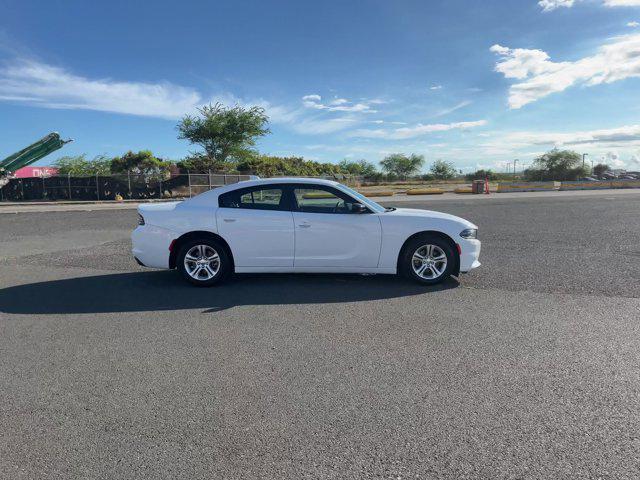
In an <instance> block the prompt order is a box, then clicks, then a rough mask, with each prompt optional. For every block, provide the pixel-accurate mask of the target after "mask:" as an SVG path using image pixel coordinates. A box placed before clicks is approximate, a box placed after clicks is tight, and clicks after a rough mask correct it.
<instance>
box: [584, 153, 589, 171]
mask: <svg viewBox="0 0 640 480" xmlns="http://www.w3.org/2000/svg"><path fill="white" fill-rule="evenodd" d="M587 155H589V154H588V153H583V154H582V169H583V170H584V157H586V156H587Z"/></svg>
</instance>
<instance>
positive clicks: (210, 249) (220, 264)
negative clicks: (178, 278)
mask: <svg viewBox="0 0 640 480" xmlns="http://www.w3.org/2000/svg"><path fill="white" fill-rule="evenodd" d="M176 267H177V269H178V271H179V272H180V274H181V275H182V276H183V277H184V278H185V279H186V280H187V281H188V282H191V283H192V284H194V285H197V286H199V287H210V286H213V285H216V284H217V283H220V282H221V281H222V280H224V279H225V277H226V276H227V275H228V274H229V272H230V270H231V262H230V261H229V256H228V255H227V252H226V250H225V248H224V247H223V246H222V245H220V244H219V243H218V242H216V241H215V240H213V239H209V238H203V239H196V240H192V241H190V242H187V243H186V244H184V245H182V247H181V248H180V251H179V253H178V258H177V262H176Z"/></svg>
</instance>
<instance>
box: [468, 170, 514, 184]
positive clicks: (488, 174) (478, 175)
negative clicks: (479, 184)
mask: <svg viewBox="0 0 640 480" xmlns="http://www.w3.org/2000/svg"><path fill="white" fill-rule="evenodd" d="M465 178H466V179H467V180H469V181H471V180H484V179H485V178H488V179H489V180H512V179H513V175H511V174H505V173H498V172H494V171H493V170H484V169H480V170H476V171H475V172H473V173H468V174H467V175H465Z"/></svg>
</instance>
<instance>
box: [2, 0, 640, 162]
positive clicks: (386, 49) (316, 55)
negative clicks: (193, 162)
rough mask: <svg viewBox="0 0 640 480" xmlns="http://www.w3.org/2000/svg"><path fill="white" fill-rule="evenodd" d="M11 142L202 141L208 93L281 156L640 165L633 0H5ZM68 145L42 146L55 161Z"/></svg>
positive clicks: (87, 146) (107, 145)
mask: <svg viewBox="0 0 640 480" xmlns="http://www.w3.org/2000/svg"><path fill="white" fill-rule="evenodd" d="M0 12H1V15H0V131H2V132H3V135H2V140H1V141H0V157H2V156H5V155H8V154H10V153H13V152H14V151H16V150H18V149H20V148H22V147H24V146H25V145H27V144H29V143H31V142H32V141H34V140H36V139H37V138H40V137H41V136H43V135H45V134H46V133H48V132H50V131H59V132H60V133H61V134H62V135H63V137H71V138H74V139H75V142H74V143H72V144H69V145H67V146H65V147H64V150H63V152H64V154H77V153H87V154H88V155H89V156H94V155H98V154H109V155H112V154H113V155H117V154H122V153H124V152H125V151H127V150H130V149H131V150H138V149H143V148H145V149H147V148H148V149H151V150H152V151H154V152H155V153H156V154H157V155H159V156H163V157H168V158H172V159H179V158H181V157H183V156H184V155H186V154H187V153H188V152H189V150H194V147H191V146H189V145H188V144H187V143H186V142H185V141H182V140H178V139H177V138H176V131H175V125H176V123H177V120H178V119H179V118H180V117H181V116H182V115H183V114H185V113H192V112H193V111H194V110H195V108H196V107H197V106H199V105H202V104H204V103H208V102H215V101H222V102H223V103H225V104H234V103H239V104H243V105H261V106H263V107H265V108H266V110H267V113H268V115H269V116H270V118H271V130H272V133H271V134H270V135H269V136H268V137H265V138H264V139H262V140H261V141H260V143H259V145H258V147H259V149H260V151H262V152H265V153H270V154H274V155H301V156H304V157H306V158H310V159H315V160H320V161H330V162H339V161H340V160H342V159H343V158H350V159H360V158H365V159H368V160H370V161H374V162H377V161H379V160H380V159H382V158H383V157H384V156H385V155H387V154H389V153H392V152H404V153H419V154H423V155H424V156H425V158H426V160H427V166H428V165H429V163H431V162H432V161H433V160H436V159H439V158H442V159H446V160H450V161H453V162H454V163H455V164H456V166H457V167H458V168H460V169H462V170H465V171H468V170H474V169H476V168H487V167H489V168H494V169H498V170H504V168H505V164H506V163H507V162H509V161H512V160H513V159H515V158H517V159H519V165H523V164H525V165H526V164H527V163H530V162H531V160H532V159H533V158H534V157H535V156H536V155H538V154H540V153H542V152H544V151H546V150H548V149H550V148H552V147H553V146H559V147H563V148H564V147H566V148H571V149H575V150H577V151H579V152H580V153H588V154H589V158H590V159H591V160H594V161H599V160H600V159H602V158H605V159H606V161H607V162H609V163H610V164H612V165H614V166H617V167H627V168H631V169H635V170H640V101H639V100H640V0H541V1H538V0H485V1H482V2H480V1H472V0H466V1H463V0H439V1H438V0H433V1H426V0H421V1H417V0H416V1H405V0H397V1H392V2H390V1H388V0H386V1H378V0H367V1H348V2H347V1H332V0H325V1H323V2H317V1H315V2H312V1H302V0H295V1H293V0H291V1H289V0H287V1H284V0H282V1H264V0H262V1H253V0H252V1H224V2H223V1H184V2H169V1H155V2H153V3H150V2H131V1H128V2H124V1H122V2H121V1H110V2H86V1H64V2H52V1H46V2H45V1H42V2H34V1H28V0H0ZM61 155H62V153H60V154H59V155H58V154H53V155H51V156H49V157H47V159H45V160H43V161H41V162H40V163H41V164H45V163H50V162H52V161H54V160H55V159H56V158H57V157H59V156H61Z"/></svg>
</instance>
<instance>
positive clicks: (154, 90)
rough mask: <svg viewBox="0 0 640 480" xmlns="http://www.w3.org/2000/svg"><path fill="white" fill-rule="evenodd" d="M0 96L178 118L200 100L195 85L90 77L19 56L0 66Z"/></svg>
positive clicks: (64, 106) (46, 104) (41, 103)
mask: <svg viewBox="0 0 640 480" xmlns="http://www.w3.org/2000/svg"><path fill="white" fill-rule="evenodd" d="M0 98H2V99H4V100H15V101H21V102H25V103H29V104H32V105H37V106H40V107H46V108H61V109H83V110H99V111H104V112H114V113H124V114H130V115H142V116H148V117H161V118H172V119H173V118H178V117H180V116H182V115H184V114H185V113H189V112H192V111H193V110H194V109H195V108H196V107H197V106H198V105H200V104H202V103H203V99H202V97H201V95H200V94H199V93H198V92H197V91H195V90H194V89H191V88H187V87H181V86H178V85H174V84H172V83H169V82H158V83H146V82H122V81H115V80H111V79H89V78H86V77H82V76H79V75H74V74H72V73H69V72H67V71H65V70H64V69H62V68H58V67H53V66H51V65H47V64H44V63H38V62H35V61H30V60H18V61H15V62H13V63H11V64H9V65H7V66H6V67H4V68H2V69H0Z"/></svg>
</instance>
